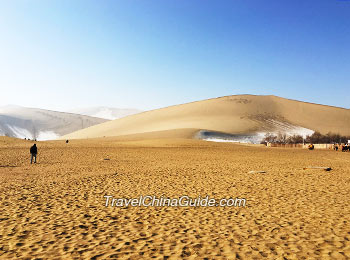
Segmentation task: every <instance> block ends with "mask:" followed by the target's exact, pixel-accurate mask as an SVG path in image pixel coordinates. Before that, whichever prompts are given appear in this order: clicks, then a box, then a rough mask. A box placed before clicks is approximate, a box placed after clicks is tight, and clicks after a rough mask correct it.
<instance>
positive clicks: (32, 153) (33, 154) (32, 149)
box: [30, 144, 38, 164]
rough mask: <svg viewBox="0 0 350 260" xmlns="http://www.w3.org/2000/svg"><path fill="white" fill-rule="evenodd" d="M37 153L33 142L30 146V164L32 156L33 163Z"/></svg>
mask: <svg viewBox="0 0 350 260" xmlns="http://www.w3.org/2000/svg"><path fill="white" fill-rule="evenodd" d="M37 154H38V148H37V147H36V144H34V145H33V146H32V147H30V155H31V157H30V164H32V163H33V158H34V163H36V155H37Z"/></svg>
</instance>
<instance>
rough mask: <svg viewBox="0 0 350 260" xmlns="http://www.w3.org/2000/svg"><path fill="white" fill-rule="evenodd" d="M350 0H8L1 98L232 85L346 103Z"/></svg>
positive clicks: (135, 104)
mask: <svg viewBox="0 0 350 260" xmlns="http://www.w3.org/2000/svg"><path fill="white" fill-rule="evenodd" d="M349 85H350V1H347V0H332V1H331V0H329V1H328V0H307V1H306V0H304V1H299V0H293V1H292V0H290V1H281V0H268V1H261V0H231V1H208V0H198V1H185V0H178V1H175V0H174V1H165V0H160V1H152V0H149V1H145V0H142V1H141V0H140V1H132V0H130V1H129V0H128V1H97V0H96V1H61V0H60V1H53V0H52V1H51V0H50V1H46V0H45V1H35V0H34V1H25V0H21V1H15V0H11V1H5V0H3V1H1V0H0V90H1V92H0V93H1V99H0V105H5V104H17V105H23V106H30V107H41V108H47V109H53V110H66V109H70V108H76V107H88V106H99V105H103V106H111V107H121V108H126V107H130V108H139V109H155V108H160V107H164V106H169V105H175V104H180V103H186V102H191V101H196V100H201V99H207V98H213V97H219V96H225V95H234V94H262V95H269V94H273V95H277V96H282V97H286V98H291V99H297V100H303V101H309V102H315V103H321V104H327V105H335V106H341V107H346V108H350V98H349V89H350V86H349Z"/></svg>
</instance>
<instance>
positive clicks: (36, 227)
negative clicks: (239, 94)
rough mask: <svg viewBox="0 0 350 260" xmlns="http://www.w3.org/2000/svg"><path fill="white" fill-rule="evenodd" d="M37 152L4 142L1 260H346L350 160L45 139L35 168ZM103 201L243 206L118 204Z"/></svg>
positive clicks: (202, 145)
mask: <svg viewBox="0 0 350 260" xmlns="http://www.w3.org/2000/svg"><path fill="white" fill-rule="evenodd" d="M31 145H32V143H31V142H29V141H24V140H17V139H11V138H5V137H1V138H0V182H1V184H0V189H1V192H0V204H1V211H0V259H151V258H154V259H262V258H266V259H349V258H350V223H349V220H350V218H349V216H350V200H349V192H350V154H349V153H341V152H335V151H329V150H315V151H308V150H302V149H288V148H266V147H262V146H243V145H237V144H225V143H212V142H205V141H199V140H184V139H159V140H156V139H152V138H149V139H148V140H141V139H139V140H134V141H131V140H122V139H112V138H104V139H91V140H72V141H70V142H69V144H65V143H64V141H52V142H39V143H38V147H39V155H38V163H37V164H35V165H34V164H33V165H30V163H29V147H30V146H31ZM105 159H109V160H105ZM307 166H329V167H332V169H333V170H332V171H330V172H325V171H322V170H318V169H315V170H312V169H311V170H303V167H307ZM261 170H263V171H266V173H257V174H252V173H248V172H249V171H261ZM104 195H113V196H114V197H129V198H132V197H139V196H140V195H157V196H161V195H165V196H168V197H172V198H174V197H178V196H182V195H189V196H193V197H196V196H198V195H201V196H205V195H209V196H211V197H215V198H224V197H241V198H246V200H247V204H246V207H195V208H194V207H159V208H156V207H148V208H146V207H128V208H118V207H105V205H104V204H105V199H104V198H103V196H104Z"/></svg>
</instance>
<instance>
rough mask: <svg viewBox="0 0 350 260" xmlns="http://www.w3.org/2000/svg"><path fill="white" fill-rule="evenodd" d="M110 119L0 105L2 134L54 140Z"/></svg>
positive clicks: (0, 128)
mask: <svg viewBox="0 0 350 260" xmlns="http://www.w3.org/2000/svg"><path fill="white" fill-rule="evenodd" d="M106 121H108V120H106V119H102V118H96V117H90V116H85V115H77V114H72V113H63V112H56V111H50V110H44V109H38V108H27V107H20V106H13V105H10V106H4V107H0V136H5V135H6V136H10V137H17V138H29V139H37V140H52V139H56V138H58V137H60V136H62V135H65V134H69V133H71V132H74V131H77V130H81V129H83V128H86V127H89V126H93V125H96V124H100V123H103V122H106Z"/></svg>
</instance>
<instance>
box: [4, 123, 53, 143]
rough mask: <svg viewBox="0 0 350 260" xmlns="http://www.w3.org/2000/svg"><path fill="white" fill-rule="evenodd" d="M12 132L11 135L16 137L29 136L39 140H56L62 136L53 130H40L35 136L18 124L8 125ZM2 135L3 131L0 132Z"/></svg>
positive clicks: (28, 137)
mask: <svg viewBox="0 0 350 260" xmlns="http://www.w3.org/2000/svg"><path fill="white" fill-rule="evenodd" d="M6 126H7V127H8V128H9V129H10V130H11V132H12V134H11V136H13V137H16V138H21V139H24V138H27V139H36V140H38V141H47V140H55V139H57V138H59V137H60V136H59V135H58V134H56V133H55V132H53V131H38V134H37V136H36V137H34V136H33V134H32V133H31V132H30V131H29V130H28V129H25V128H21V127H18V126H11V125H6ZM0 135H2V133H1V132H0Z"/></svg>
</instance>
